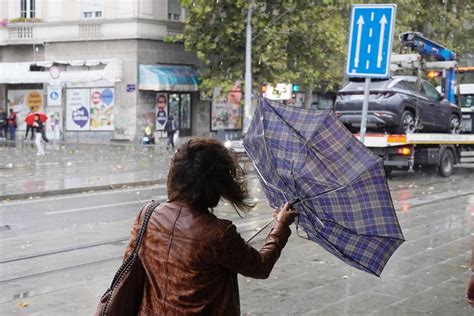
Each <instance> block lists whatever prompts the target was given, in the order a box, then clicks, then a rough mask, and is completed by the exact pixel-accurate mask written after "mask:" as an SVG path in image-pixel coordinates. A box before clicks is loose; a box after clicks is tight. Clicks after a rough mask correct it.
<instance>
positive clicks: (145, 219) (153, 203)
mask: <svg viewBox="0 0 474 316" xmlns="http://www.w3.org/2000/svg"><path fill="white" fill-rule="evenodd" d="M158 205H160V202H156V201H154V200H152V201H151V203H150V204H149V205H148V208H147V209H146V212H145V216H144V217H143V223H142V226H141V228H140V232H139V233H138V235H137V240H136V242H135V248H133V252H132V255H133V254H138V251H139V250H140V247H141V245H142V240H143V237H144V236H145V232H146V228H147V226H148V222H149V221H150V218H151V214H153V211H154V210H155V208H156V207H157V206H158Z"/></svg>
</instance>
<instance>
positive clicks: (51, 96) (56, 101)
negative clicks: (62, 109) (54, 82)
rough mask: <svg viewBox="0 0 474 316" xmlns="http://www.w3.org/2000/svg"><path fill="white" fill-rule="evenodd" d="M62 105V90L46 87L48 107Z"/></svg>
mask: <svg viewBox="0 0 474 316" xmlns="http://www.w3.org/2000/svg"><path fill="white" fill-rule="evenodd" d="M61 104H62V88H61V87H55V86H49V87H48V106H55V105H56V106H57V105H61Z"/></svg>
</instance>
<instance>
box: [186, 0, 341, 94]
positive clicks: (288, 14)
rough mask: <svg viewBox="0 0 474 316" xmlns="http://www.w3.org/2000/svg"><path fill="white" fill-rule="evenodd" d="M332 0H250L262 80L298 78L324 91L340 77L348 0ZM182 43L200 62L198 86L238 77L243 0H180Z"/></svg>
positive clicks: (256, 77) (257, 74) (256, 68)
mask: <svg viewBox="0 0 474 316" xmlns="http://www.w3.org/2000/svg"><path fill="white" fill-rule="evenodd" d="M334 3H336V1H310V0H308V1H304V0H299V1H298V0H280V1H277V0H266V1H264V0H254V1H253V5H254V13H253V16H252V26H253V43H252V45H253V47H252V54H253V58H252V73H253V82H254V85H255V87H257V86H258V85H259V84H261V83H264V82H270V83H278V82H290V83H299V84H301V85H302V86H304V87H307V88H312V87H316V88H318V89H320V90H322V91H326V90H333V89H335V88H336V87H337V86H338V84H339V83H340V81H341V80H342V77H343V73H342V72H341V71H340V70H341V68H340V67H339V66H340V65H339V64H340V63H341V60H342V61H343V60H344V53H345V41H346V38H345V33H344V32H341V29H342V28H343V27H344V24H345V23H346V22H345V21H344V20H343V18H342V15H341V14H340V10H341V8H344V9H345V8H347V7H348V4H346V3H345V2H344V3H343V5H342V6H341V5H336V4H334ZM182 5H183V6H184V8H185V9H186V25H185V31H184V42H185V47H186V49H188V50H192V51H195V52H196V53H197V56H198V58H199V59H200V60H201V61H202V62H203V63H204V66H205V67H204V71H203V72H202V73H201V75H202V79H203V81H202V84H201V87H202V88H204V89H207V90H210V89H212V87H214V86H222V85H226V86H230V85H232V84H233V83H234V82H235V81H236V80H242V79H243V74H244V64H245V26H246V14H247V10H248V5H249V3H248V1H247V0H220V1H219V0H217V1H216V0H199V1H198V0H194V1H192V0H184V1H182Z"/></svg>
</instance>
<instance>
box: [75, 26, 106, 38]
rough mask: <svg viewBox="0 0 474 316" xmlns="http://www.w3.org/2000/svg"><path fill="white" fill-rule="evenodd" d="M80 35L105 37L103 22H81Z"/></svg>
mask: <svg viewBox="0 0 474 316" xmlns="http://www.w3.org/2000/svg"><path fill="white" fill-rule="evenodd" d="M79 36H80V37H87V38H90V37H103V36H104V33H103V32H102V23H81V24H79Z"/></svg>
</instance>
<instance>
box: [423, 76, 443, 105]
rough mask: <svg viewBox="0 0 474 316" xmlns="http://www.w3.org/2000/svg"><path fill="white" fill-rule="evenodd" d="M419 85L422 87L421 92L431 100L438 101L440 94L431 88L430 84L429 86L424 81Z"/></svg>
mask: <svg viewBox="0 0 474 316" xmlns="http://www.w3.org/2000/svg"><path fill="white" fill-rule="evenodd" d="M421 85H422V90H423V93H424V94H425V95H426V96H428V97H429V98H432V99H437V100H438V99H439V97H440V94H439V92H438V91H437V90H436V89H435V87H433V86H432V85H431V84H429V83H428V82H426V81H422V82H421Z"/></svg>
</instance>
